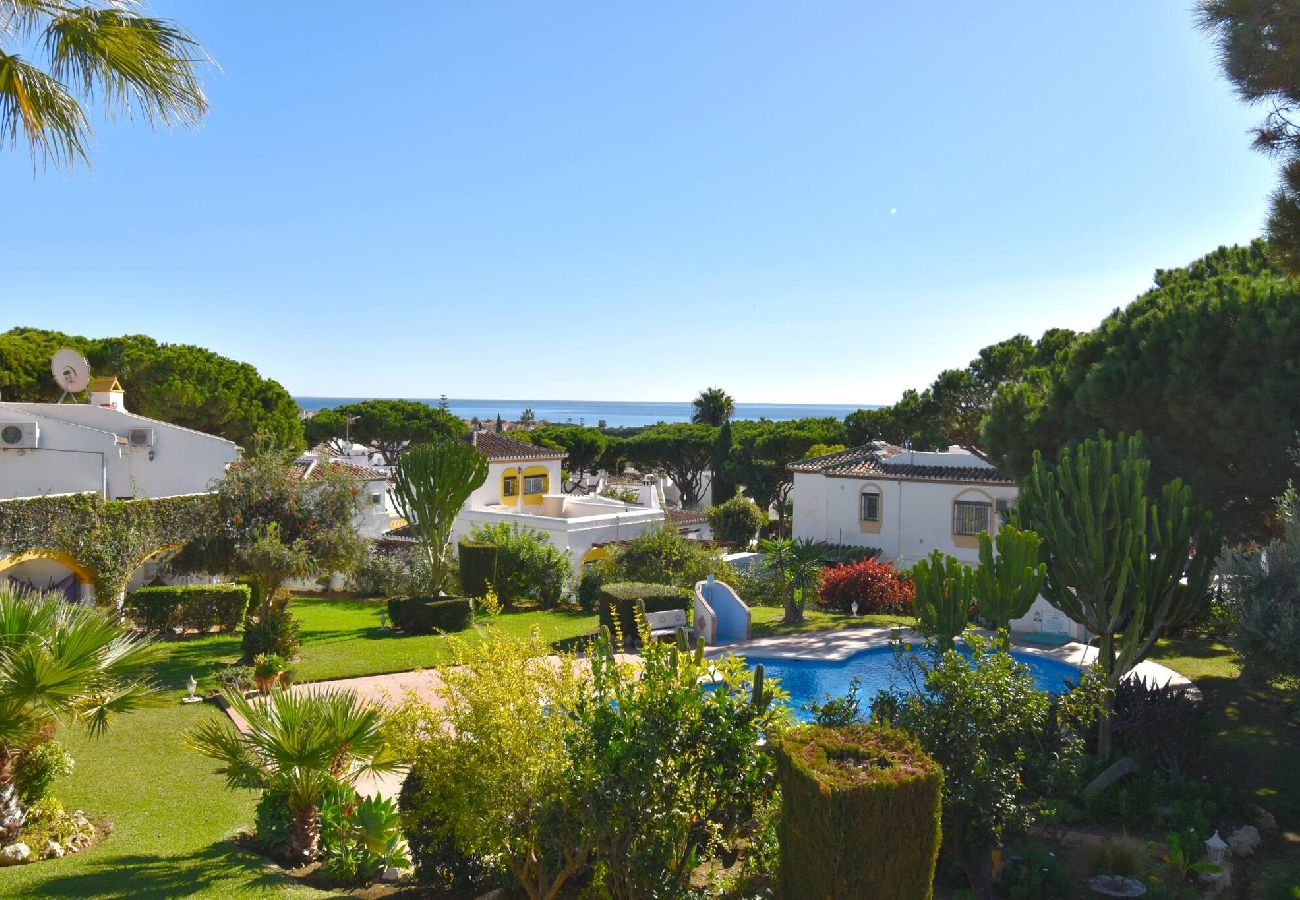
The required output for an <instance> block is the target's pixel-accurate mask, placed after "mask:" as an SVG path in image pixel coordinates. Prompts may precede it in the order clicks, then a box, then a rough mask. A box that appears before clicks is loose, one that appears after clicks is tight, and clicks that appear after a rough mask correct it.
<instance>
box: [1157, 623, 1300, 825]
mask: <svg viewBox="0 0 1300 900" xmlns="http://www.w3.org/2000/svg"><path fill="white" fill-rule="evenodd" d="M1152 659H1155V660H1157V661H1159V662H1161V663H1163V664H1164V665H1167V666H1169V667H1170V668H1171V669H1173V670H1175V671H1177V672H1180V673H1181V674H1183V675H1186V676H1187V677H1188V678H1190V679H1192V681H1194V682H1196V684H1197V686H1199V687H1200V689H1201V692H1202V695H1203V696H1204V700H1205V714H1206V722H1205V724H1206V728H1207V730H1208V733H1209V735H1210V737H1211V741H1212V743H1213V745H1214V746H1216V747H1217V748H1218V749H1220V750H1221V752H1222V753H1223V754H1224V755H1225V757H1227V761H1228V763H1229V765H1230V767H1231V772H1232V773H1233V774H1234V775H1235V777H1236V778H1237V779H1238V781H1239V783H1240V784H1241V786H1242V787H1243V788H1245V789H1247V790H1248V791H1249V792H1250V793H1252V794H1253V795H1254V797H1255V799H1256V802H1257V803H1259V805H1260V806H1262V807H1264V808H1265V809H1267V810H1268V811H1269V812H1271V813H1273V815H1275V816H1276V817H1277V820H1278V823H1279V824H1280V825H1281V826H1282V827H1283V828H1288V829H1291V830H1293V831H1294V830H1297V829H1300V765H1297V764H1296V760H1295V755H1296V749H1297V748H1300V725H1297V724H1296V722H1295V721H1294V720H1293V719H1292V718H1290V716H1289V714H1288V709H1287V701H1288V699H1294V697H1293V696H1292V697H1288V696H1287V693H1286V692H1285V691H1281V690H1278V689H1275V688H1267V687H1266V688H1252V687H1250V686H1248V685H1246V684H1245V683H1244V682H1242V681H1241V680H1240V679H1239V678H1238V677H1237V676H1238V669H1237V665H1236V663H1235V662H1233V658H1232V651H1231V650H1230V649H1229V648H1228V647H1226V646H1225V645H1223V644H1220V643H1218V642H1216V641H1213V640H1209V639H1206V638H1182V639H1178V640H1169V641H1161V642H1160V644H1159V646H1158V647H1157V648H1156V652H1155V653H1153V654H1152Z"/></svg>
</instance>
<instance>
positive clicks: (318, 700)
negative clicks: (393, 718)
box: [186, 690, 398, 863]
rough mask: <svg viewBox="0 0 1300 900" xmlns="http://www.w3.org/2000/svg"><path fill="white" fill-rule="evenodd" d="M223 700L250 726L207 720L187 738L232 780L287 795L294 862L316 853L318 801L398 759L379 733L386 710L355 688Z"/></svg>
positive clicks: (389, 768)
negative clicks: (244, 728)
mask: <svg viewBox="0 0 1300 900" xmlns="http://www.w3.org/2000/svg"><path fill="white" fill-rule="evenodd" d="M226 699H227V701H228V702H229V703H230V706H231V708H232V709H234V711H235V712H236V713H238V714H239V715H240V716H241V717H243V719H244V721H245V722H247V723H248V730H247V731H246V732H242V731H238V730H236V729H234V728H231V727H230V726H229V725H226V724H225V723H223V722H221V721H220V720H219V719H209V720H208V721H206V722H204V723H203V724H201V725H199V726H197V727H196V728H194V729H193V730H191V731H190V732H189V734H188V735H187V736H186V743H187V744H188V745H189V746H190V747H191V748H192V749H194V750H197V751H198V752H199V753H202V754H204V755H205V756H208V757H211V758H212V759H215V760H216V761H217V762H218V763H220V764H221V765H220V767H219V768H218V771H219V772H221V774H223V775H225V776H226V783H227V785H228V786H230V787H232V788H251V789H254V790H263V791H273V792H275V793H277V794H282V795H283V796H284V797H285V798H286V800H285V802H286V804H287V805H288V807H289V813H290V815H291V816H292V817H293V826H292V828H291V830H290V834H289V845H288V855H289V861H290V862H293V863H303V862H310V861H311V860H313V859H315V858H316V855H317V852H318V844H319V839H320V829H321V823H320V808H321V802H322V800H323V799H324V798H325V797H326V795H327V793H328V792H329V790H330V788H331V787H333V786H335V785H338V784H343V785H347V786H349V787H354V786H355V785H356V782H357V779H359V778H360V777H361V776H362V775H365V774H366V773H369V772H391V771H393V770H394V769H395V768H396V767H397V766H398V760H397V759H396V758H395V757H394V756H393V755H392V753H391V751H390V748H389V746H388V744H387V743H386V742H385V740H384V737H383V734H382V728H383V722H384V716H383V712H382V711H381V710H380V708H379V707H377V706H374V705H373V704H369V703H365V702H363V701H362V700H360V699H359V698H358V697H357V695H356V694H354V693H353V692H352V691H342V690H322V691H304V690H298V691H287V690H276V691H274V692H273V693H272V694H271V696H270V697H267V698H260V699H258V698H255V699H254V700H252V701H249V700H247V699H245V698H244V697H243V696H242V695H239V694H227V696H226Z"/></svg>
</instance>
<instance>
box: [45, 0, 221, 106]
mask: <svg viewBox="0 0 1300 900" xmlns="http://www.w3.org/2000/svg"><path fill="white" fill-rule="evenodd" d="M44 46H45V49H46V51H47V52H48V53H49V56H50V72H51V74H52V75H53V76H54V77H55V78H57V79H59V80H61V81H64V82H66V83H67V84H68V85H69V86H70V87H73V88H76V89H79V90H81V91H82V92H84V94H85V95H86V96H88V97H92V98H96V99H98V100H99V101H100V102H101V103H102V104H103V107H104V110H105V112H106V113H107V114H109V115H112V114H114V113H116V112H123V113H127V114H130V113H131V111H133V110H139V111H140V112H141V113H142V114H143V115H144V117H145V119H147V120H148V121H149V122H150V124H155V125H156V124H163V125H169V124H171V123H173V122H178V123H184V124H194V123H195V122H197V121H198V120H199V119H200V118H201V117H202V116H203V113H204V112H205V111H206V110H207V107H208V101H207V98H206V97H205V96H204V94H203V87H202V85H201V84H200V82H199V78H198V73H197V71H196V63H198V62H200V61H203V60H205V59H206V58H207V57H206V55H205V54H204V53H203V50H202V48H200V46H199V43H198V41H196V40H195V39H194V37H193V36H191V35H190V34H189V32H187V31H185V30H184V29H183V28H181V27H180V26H178V25H176V24H174V23H172V22H169V21H167V20H164V19H156V18H153V17H150V16H142V15H139V14H138V13H134V12H131V11H129V10H126V9H123V8H121V7H120V6H110V7H107V8H104V9H96V8H94V7H77V8H69V9H64V10H62V11H60V12H59V13H58V14H57V15H54V16H52V17H51V18H50V21H49V24H48V25H47V26H46V27H45V33H44Z"/></svg>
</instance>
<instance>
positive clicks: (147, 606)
mask: <svg viewBox="0 0 1300 900" xmlns="http://www.w3.org/2000/svg"><path fill="white" fill-rule="evenodd" d="M251 596H252V592H251V591H250V590H249V588H248V585H245V584H193V585H175V586H171V585H169V586H165V587H144V588H140V589H139V590H136V591H132V592H131V593H130V595H128V596H127V598H126V603H127V608H128V609H129V610H130V613H131V617H132V618H133V619H134V620H135V622H136V624H137V625H139V626H140V627H141V628H144V629H145V630H146V631H166V630H167V629H170V628H176V627H180V628H196V629H198V630H199V631H207V630H209V629H210V628H212V626H214V625H219V626H221V629H222V630H223V631H234V630H235V629H236V628H238V627H239V624H240V623H241V622H243V621H244V617H245V616H246V615H247V614H248V609H249V601H250V598H251Z"/></svg>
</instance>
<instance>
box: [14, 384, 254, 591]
mask: <svg viewBox="0 0 1300 900" xmlns="http://www.w3.org/2000/svg"><path fill="white" fill-rule="evenodd" d="M238 459H239V447H238V446H236V445H235V444H234V443H232V442H231V441H228V440H225V439H224V438H219V437H214V436H213V435H210V434H204V433H202V432H200V431H193V430H191V429H189V428H182V427H180V426H179V425H173V424H171V423H170V422H163V421H160V420H158V419H150V418H146V417H145V416H139V415H135V414H134V413H130V412H127V410H126V407H125V404H124V392H123V390H122V386H121V385H120V384H118V382H117V379H116V378H113V377H106V378H96V379H94V380H93V381H92V382H91V384H90V402H89V403H12V402H3V403H0V502H4V501H5V500H15V499H19V498H24V497H40V496H46V495H51V494H77V493H91V494H98V495H99V496H101V497H104V498H105V499H110V500H118V499H133V498H144V497H151V498H152V497H174V496H181V495H185V494H197V493H202V492H205V491H208V490H210V489H211V487H212V484H213V482H215V481H218V480H220V479H221V478H223V477H225V474H226V467H227V466H229V465H230V464H231V463H233V462H235V461H236V460H238ZM9 579H12V580H15V581H18V582H21V583H23V584H28V585H31V586H33V587H37V588H40V589H42V590H45V589H63V590H65V592H67V593H69V595H70V596H73V595H75V596H78V597H79V598H80V599H82V600H89V599H90V598H91V597H93V588H92V586H91V584H90V579H89V577H88V575H87V574H86V573H85V572H84V571H81V570H80V569H79V567H77V566H76V564H75V563H73V562H72V560H70V559H63V558H60V557H59V555H58V554H56V553H53V552H52V551H51V552H42V553H37V554H23V555H14V554H11V553H10V552H8V551H7V550H6V549H5V548H3V547H0V580H9ZM70 579H75V581H76V583H77V585H79V587H74V586H73V583H72V581H71V580H70ZM74 592H75V594H74Z"/></svg>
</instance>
